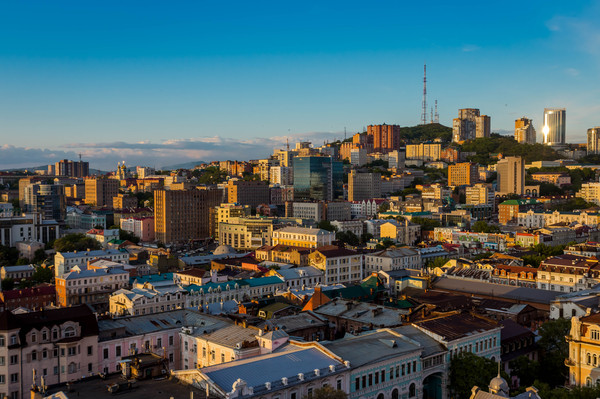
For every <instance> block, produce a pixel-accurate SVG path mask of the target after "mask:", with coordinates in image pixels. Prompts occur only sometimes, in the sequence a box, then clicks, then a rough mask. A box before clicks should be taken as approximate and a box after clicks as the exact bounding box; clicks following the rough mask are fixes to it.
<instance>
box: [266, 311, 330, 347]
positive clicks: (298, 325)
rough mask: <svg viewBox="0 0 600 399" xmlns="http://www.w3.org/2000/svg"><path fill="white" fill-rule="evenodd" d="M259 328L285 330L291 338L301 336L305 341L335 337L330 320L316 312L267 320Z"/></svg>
mask: <svg viewBox="0 0 600 399" xmlns="http://www.w3.org/2000/svg"><path fill="white" fill-rule="evenodd" d="M257 327H258V328H261V329H266V330H268V331H274V330H282V331H285V332H286V333H287V334H288V335H289V336H290V338H291V339H294V338H301V339H303V340H304V341H323V340H330V339H333V338H334V337H333V329H332V328H331V327H330V326H329V321H328V320H327V318H325V317H323V316H319V315H318V314H316V313H314V312H310V311H308V312H302V313H298V314H294V315H289V316H282V317H277V318H273V319H268V320H265V321H264V322H262V323H260V324H259V325H258V326H257Z"/></svg>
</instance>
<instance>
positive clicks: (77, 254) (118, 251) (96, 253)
mask: <svg viewBox="0 0 600 399" xmlns="http://www.w3.org/2000/svg"><path fill="white" fill-rule="evenodd" d="M59 254H61V255H62V256H63V257H64V258H79V257H82V256H92V257H96V258H99V257H101V256H106V255H117V254H128V253H127V251H125V250H124V249H107V250H101V249H97V250H93V251H77V252H59Z"/></svg>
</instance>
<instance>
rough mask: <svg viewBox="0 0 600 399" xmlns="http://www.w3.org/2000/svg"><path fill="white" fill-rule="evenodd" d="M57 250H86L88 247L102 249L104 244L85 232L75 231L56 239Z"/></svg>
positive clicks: (55, 247)
mask: <svg viewBox="0 0 600 399" xmlns="http://www.w3.org/2000/svg"><path fill="white" fill-rule="evenodd" d="M54 249H55V250H56V252H72V251H85V250H87V249H90V250H96V249H102V245H100V243H99V242H98V241H96V240H95V239H93V238H90V237H88V236H86V235H85V234H80V233H73V234H67V235H66V236H64V237H62V238H59V239H58V240H56V241H54Z"/></svg>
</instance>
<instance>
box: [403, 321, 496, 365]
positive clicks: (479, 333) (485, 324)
mask: <svg viewBox="0 0 600 399" xmlns="http://www.w3.org/2000/svg"><path fill="white" fill-rule="evenodd" d="M413 326H415V327H416V328H418V329H419V330H421V331H423V332H424V333H425V334H427V335H429V336H430V337H432V338H433V339H435V340H436V341H437V342H439V343H441V344H442V345H444V346H445V347H446V348H448V351H449V355H450V357H452V356H456V355H458V354H460V353H462V352H471V353H473V354H475V355H477V356H481V357H486V358H488V359H491V360H492V361H494V362H496V361H499V360H500V355H501V344H500V342H501V337H500V330H501V329H502V327H501V326H500V325H498V324H497V323H496V322H495V321H493V320H490V319H487V318H485V317H481V316H478V315H476V314H471V313H463V312H452V313H451V314H449V315H442V316H439V317H435V318H433V319H428V320H424V321H420V322H416V323H413ZM448 361H450V359H448Z"/></svg>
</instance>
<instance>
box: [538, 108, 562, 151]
mask: <svg viewBox="0 0 600 399" xmlns="http://www.w3.org/2000/svg"><path fill="white" fill-rule="evenodd" d="M566 131H567V110H566V109H564V108H544V127H543V129H542V133H543V134H544V144H545V145H550V146H560V145H564V144H565V142H566V141H565V138H566Z"/></svg>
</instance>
